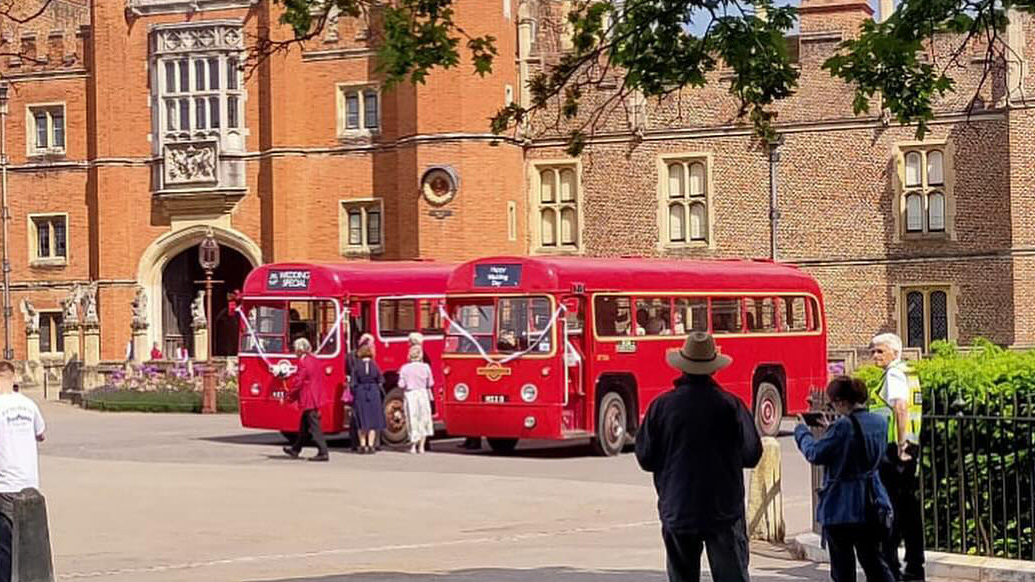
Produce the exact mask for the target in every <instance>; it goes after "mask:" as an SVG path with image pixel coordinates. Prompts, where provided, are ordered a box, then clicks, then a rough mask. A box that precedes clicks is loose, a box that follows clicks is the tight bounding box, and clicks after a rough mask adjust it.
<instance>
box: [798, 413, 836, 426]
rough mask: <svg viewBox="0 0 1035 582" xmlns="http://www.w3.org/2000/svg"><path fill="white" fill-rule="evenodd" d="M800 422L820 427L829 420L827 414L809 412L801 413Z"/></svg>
mask: <svg viewBox="0 0 1035 582" xmlns="http://www.w3.org/2000/svg"><path fill="white" fill-rule="evenodd" d="M801 420H802V421H803V422H804V423H805V424H806V425H808V426H815V427H820V426H824V425H825V424H829V422H830V418H829V417H828V415H827V413H825V412H820V411H809V412H802V413H801Z"/></svg>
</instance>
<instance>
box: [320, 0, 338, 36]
mask: <svg viewBox="0 0 1035 582" xmlns="http://www.w3.org/2000/svg"><path fill="white" fill-rule="evenodd" d="M339 18H341V9H339V8H338V5H337V4H332V5H331V6H330V8H328V9H327V19H326V20H325V21H324V25H323V29H324V35H323V41H324V42H327V43H332V42H338V38H339V37H338V19H339Z"/></svg>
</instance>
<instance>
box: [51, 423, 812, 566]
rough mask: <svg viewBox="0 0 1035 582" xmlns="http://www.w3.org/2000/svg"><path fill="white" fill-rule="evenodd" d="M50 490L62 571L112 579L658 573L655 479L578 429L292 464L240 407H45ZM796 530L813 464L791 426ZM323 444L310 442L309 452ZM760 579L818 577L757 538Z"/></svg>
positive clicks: (801, 524)
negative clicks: (605, 453) (569, 433)
mask: <svg viewBox="0 0 1035 582" xmlns="http://www.w3.org/2000/svg"><path fill="white" fill-rule="evenodd" d="M44 414H45V415H46V417H47V421H48V424H49V427H50V428H49V435H48V439H47V442H46V443H44V445H43V457H42V459H41V464H42V469H41V470H42V478H43V483H42V488H43V491H44V493H45V494H46V495H47V498H48V508H49V511H50V522H51V538H52V543H53V551H54V558H55V567H56V569H57V572H58V577H59V579H63V580H72V579H103V580H105V581H112V582H123V581H125V582H129V581H133V582H171V581H180V580H184V581H185V580H191V581H195V580H219V581H223V580H234V581H252V582H260V581H261V582H286V581H294V582H337V581H345V580H348V581H349V582H382V581H384V582H387V581H400V582H434V581H439V580H443V581H444V580H446V579H448V580H450V581H461V582H482V581H499V582H510V581H514V582H517V581H521V582H532V581H537V580H543V581H557V582H624V581H627V580H628V581H633V580H636V581H655V580H658V581H660V580H664V578H665V577H664V552H663V550H662V548H661V544H660V534H659V531H658V526H657V524H656V513H655V508H654V503H655V496H654V491H653V488H652V486H651V483H650V478H649V476H648V475H646V474H644V473H642V472H641V471H639V470H638V468H637V467H636V463H635V460H634V459H633V458H632V456H631V455H623V456H621V457H618V458H611V459H604V458H598V457H593V456H590V455H589V451H588V447H587V446H586V445H585V444H584V443H576V444H573V445H565V446H557V445H556V444H547V443H529V444H528V445H523V446H522V448H521V449H519V452H518V454H517V455H516V456H514V457H498V456H495V455H492V454H491V453H489V452H487V451H486V452H481V453H466V452H461V451H459V450H458V449H457V448H456V444H457V442H458V441H437V442H436V443H435V444H434V448H435V449H436V451H435V452H434V453H432V454H429V455H425V456H419V457H414V456H410V455H407V454H404V453H394V452H384V453H381V454H378V455H372V456H357V455H353V454H351V453H349V452H347V450H346V449H345V448H344V447H343V446H342V445H343V443H340V442H339V443H337V445H338V446H337V447H336V448H335V449H332V458H331V463H329V464H315V463H306V462H301V461H291V460H286V459H285V458H283V457H282V456H281V455H280V454H279V445H280V444H282V443H281V441H280V437H279V436H278V435H276V434H273V433H264V432H256V431H249V430H245V429H242V428H240V426H239V424H238V421H237V418H236V417H235V416H232V415H219V416H199V415H146V414H132V413H125V414H102V413H96V412H89V411H82V410H79V409H75V408H72V407H69V406H67V405H63V404H50V403H48V404H46V405H44ZM781 441H783V442H782V444H783V448H784V450H785V452H786V453H787V454H785V458H784V472H785V480H784V491H785V494H786V497H785V506H786V513H787V517H788V519H787V521H788V529H789V531H790V532H797V531H801V530H804V529H806V528H807V527H808V511H809V509H808V505H809V501H808V493H807V492H808V476H807V472H806V468H805V465H804V463H803V462H802V461H801V459H800V457H799V456H798V455H796V454H791V453H793V443H792V442H790V439H789V438H782V439H781ZM310 454H311V453H310ZM755 551H756V553H755V555H754V556H753V558H752V568H753V571H754V574H755V576H754V579H755V580H759V581H763V582H776V581H781V580H824V579H826V574H825V572H824V570H823V569H821V568H819V567H817V566H814V565H812V564H804V563H800V562H795V561H792V560H790V558H789V557H788V556H787V555H786V554H785V553H783V552H781V551H780V550H779V549H776V548H768V547H763V546H757V547H756V548H755Z"/></svg>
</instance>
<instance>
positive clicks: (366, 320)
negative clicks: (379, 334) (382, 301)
mask: <svg viewBox="0 0 1035 582" xmlns="http://www.w3.org/2000/svg"><path fill="white" fill-rule="evenodd" d="M372 304H373V300H371V299H353V300H351V301H350V302H349V326H348V329H349V347H350V348H352V349H355V347H356V346H358V345H359V338H360V337H362V336H363V334H365V333H369V334H370V335H374V319H373V317H371V315H370V314H371V309H372V307H371V305H372Z"/></svg>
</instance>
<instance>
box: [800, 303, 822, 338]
mask: <svg viewBox="0 0 1035 582" xmlns="http://www.w3.org/2000/svg"><path fill="white" fill-rule="evenodd" d="M803 301H804V299H803ZM808 305H809V315H808V322H809V323H808V329H809V331H816V330H818V329H819V317H820V313H819V304H818V303H816V300H815V299H813V298H812V297H809V298H808Z"/></svg>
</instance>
